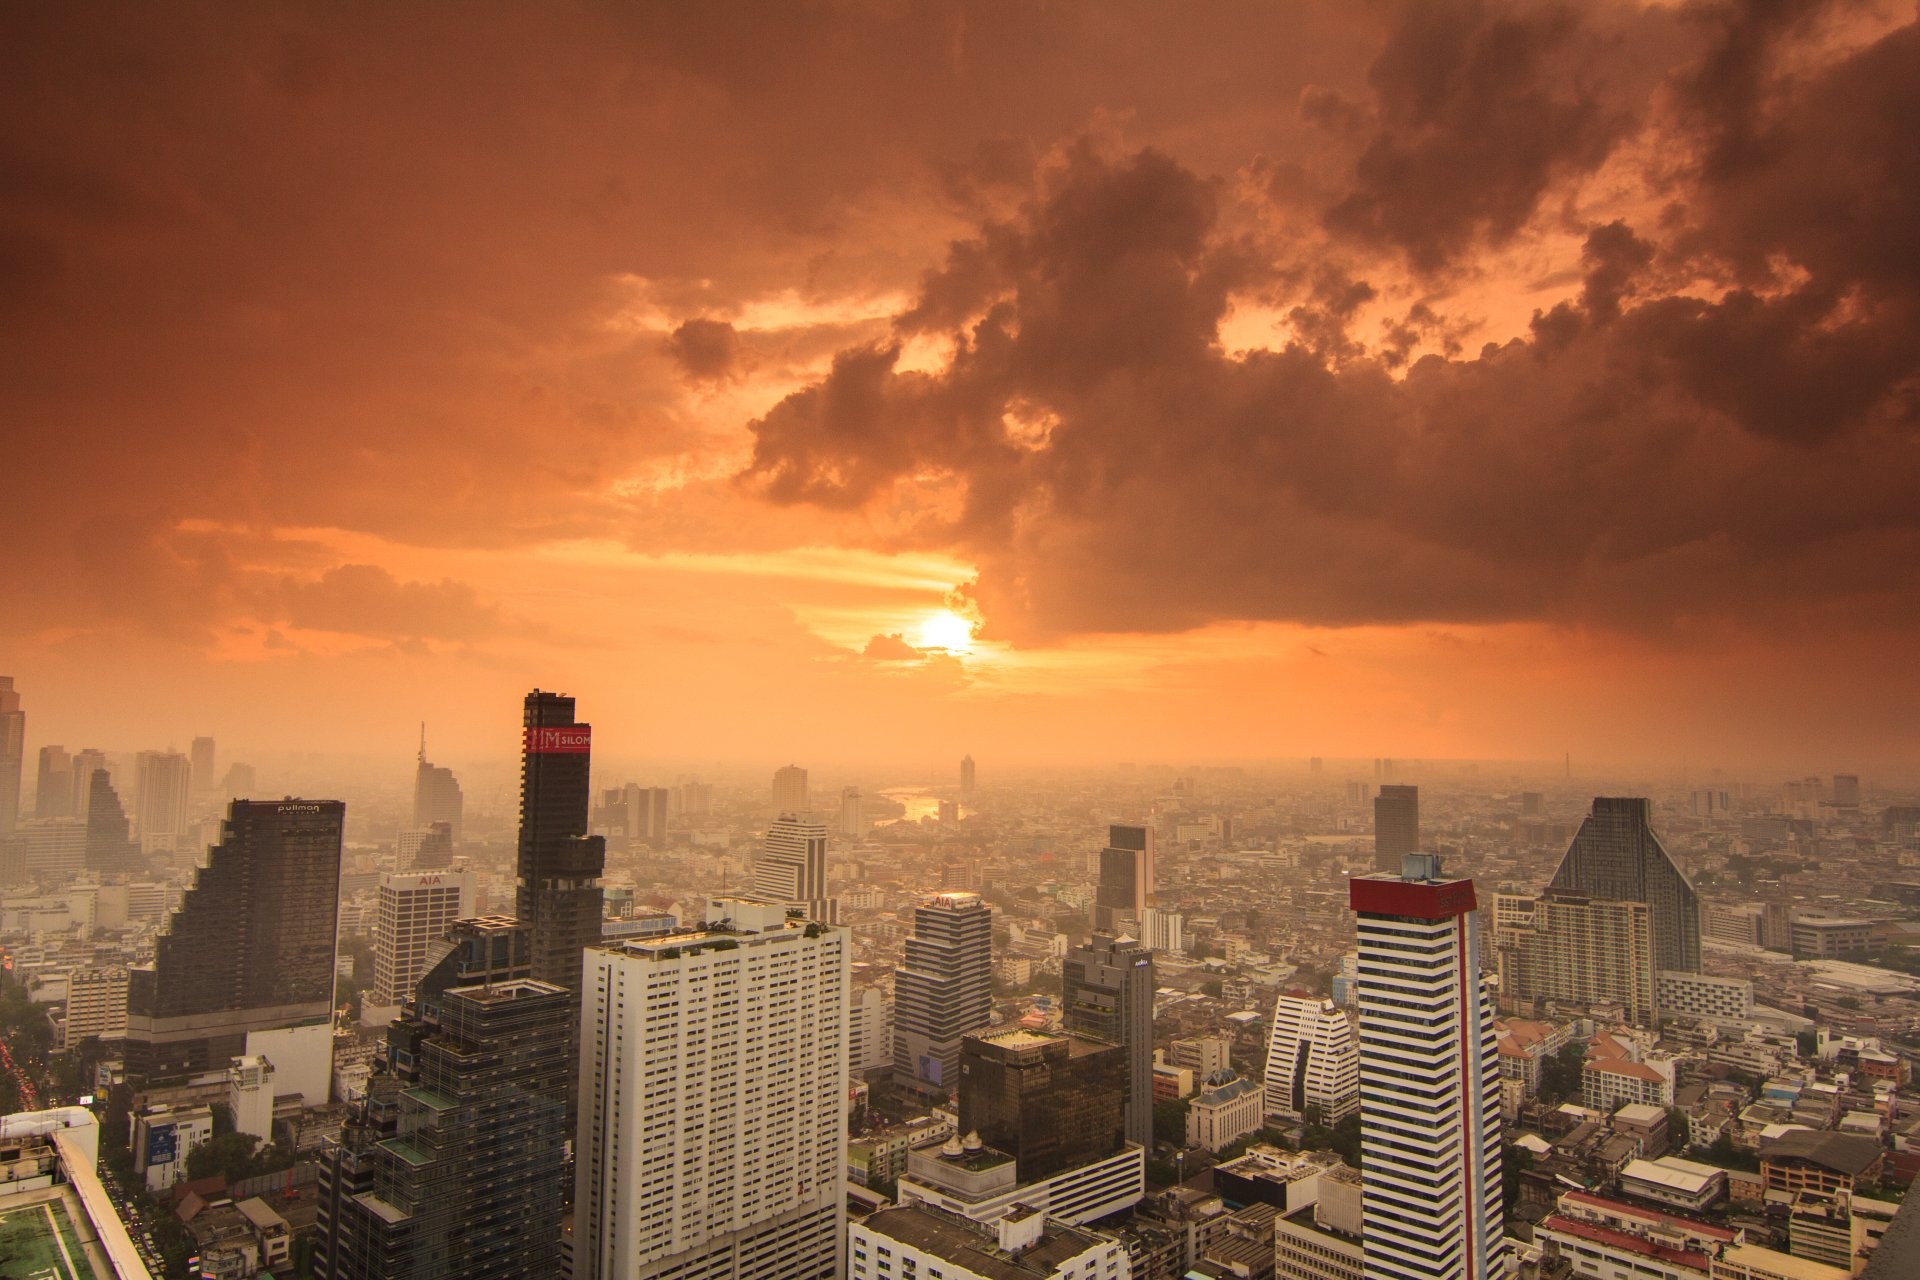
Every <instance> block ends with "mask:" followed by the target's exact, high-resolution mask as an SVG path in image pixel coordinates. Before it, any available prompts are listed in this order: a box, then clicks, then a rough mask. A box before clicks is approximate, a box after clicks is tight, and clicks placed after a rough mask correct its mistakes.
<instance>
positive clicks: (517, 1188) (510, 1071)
mask: <svg viewBox="0 0 1920 1280" xmlns="http://www.w3.org/2000/svg"><path fill="white" fill-rule="evenodd" d="M498 923H499V924H501V925H504V926H506V929H507V931H508V936H509V937H510V936H511V934H512V932H513V931H514V930H515V926H514V925H513V923H512V922H509V921H499V922H498ZM498 933H499V930H497V929H496V930H488V931H486V935H485V936H482V937H476V938H468V939H465V940H464V941H463V944H462V945H463V946H470V945H474V944H476V943H477V944H478V945H482V946H485V945H488V944H489V943H491V942H493V941H498V940H499V938H498V937H496V936H494V935H497V934H498ZM520 936H521V938H522V939H524V932H521V934H520ZM476 963H477V964H481V965H484V960H480V961H476ZM569 1017H570V1012H569V1008H568V999H567V993H566V991H564V990H562V989H561V988H559V987H556V986H554V985H552V984H551V983H546V982H536V981H533V980H532V979H529V978H509V979H505V980H502V981H498V982H488V983H475V984H469V985H462V986H456V987H451V988H448V989H445V990H443V991H440V992H438V993H437V994H436V995H435V996H434V998H433V999H432V1000H431V1001H427V1000H422V1001H421V1002H420V1004H419V1005H418V1006H417V1007H416V1008H413V1009H411V1010H409V1012H408V1015H407V1016H405V1017H402V1018H400V1019H398V1020H396V1021H395V1022H394V1023H393V1024H392V1025H391V1026H390V1027H389V1028H388V1029H387V1045H386V1049H385V1052H384V1054H383V1055H382V1059H383V1062H384V1064H385V1066H386V1070H384V1071H382V1072H381V1073H379V1074H376V1075H375V1076H374V1077H373V1079H372V1080H371V1081H370V1082H369V1084H368V1090H367V1096H366V1098H365V1100H364V1101H363V1102H362V1104H361V1106H360V1108H359V1110H358V1113H357V1114H356V1115H355V1116H354V1118H353V1119H352V1120H351V1121H350V1122H349V1123H348V1125H347V1126H346V1127H345V1129H344V1130H343V1131H342V1133H341V1135H340V1138H339V1139H338V1140H337V1141H335V1142H333V1143H330V1144H329V1145H328V1147H327V1148H326V1150H325V1151H324V1152H323V1154H322V1157H321V1159H320V1161H319V1174H320V1176H319V1182H318V1186H317V1192H318V1194H317V1197H316V1198H317V1200H318V1203H319V1220H318V1222H317V1224H316V1227H315V1232H314V1274H315V1275H316V1276H318V1277H320V1280H450V1278H451V1277H454V1276H459V1277H462V1278H463V1280H464V1278H466V1277H473V1278H474V1280H522V1278H523V1277H527V1276H543V1275H554V1274H557V1273H558V1270H559V1267H558V1257H559V1253H560V1244H561V1240H560V1226H561V1213H562V1208H563V1205H562V1193H563V1191H564V1187H563V1186H562V1177H563V1174H564V1171H565V1167H566V1165H565V1159H566V1137H567V1132H566V1100H567V1080H568V1077H569V1075H570V1070H569V1063H568V1061H567V1023H568V1020H569Z"/></svg>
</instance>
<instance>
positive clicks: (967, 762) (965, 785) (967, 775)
mask: <svg viewBox="0 0 1920 1280" xmlns="http://www.w3.org/2000/svg"><path fill="white" fill-rule="evenodd" d="M975 781H976V779H975V775H974V766H973V757H972V756H962V757H960V800H961V802H962V803H965V802H966V801H968V800H971V799H973V788H974V784H975Z"/></svg>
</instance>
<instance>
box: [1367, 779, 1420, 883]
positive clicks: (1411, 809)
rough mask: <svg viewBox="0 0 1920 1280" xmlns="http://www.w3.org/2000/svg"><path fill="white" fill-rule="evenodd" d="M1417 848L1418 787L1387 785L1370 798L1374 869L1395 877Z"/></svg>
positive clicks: (1418, 832)
mask: <svg viewBox="0 0 1920 1280" xmlns="http://www.w3.org/2000/svg"><path fill="white" fill-rule="evenodd" d="M1419 847H1420V788H1418V787H1408V786H1398V785H1394V784H1392V783H1389V784H1387V785H1385V786H1383V787H1381V788H1380V794H1378V795H1377V796H1375V797H1374V798H1373V869H1374V870H1375V871H1390V872H1393V873H1394V874H1396V875H1397V874H1398V873H1399V871H1400V860H1401V859H1402V858H1404V857H1406V856H1407V855H1408V854H1410V853H1412V852H1413V851H1414V850H1416V849H1418V848H1419Z"/></svg>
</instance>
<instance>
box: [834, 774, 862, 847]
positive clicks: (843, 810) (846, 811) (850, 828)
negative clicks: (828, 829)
mask: <svg viewBox="0 0 1920 1280" xmlns="http://www.w3.org/2000/svg"><path fill="white" fill-rule="evenodd" d="M839 831H840V834H841V835H843V836H845V837H846V838H847V839H849V840H858V839H860V838H861V837H863V836H865V835H866V834H867V817H866V810H865V807H864V805H863V804H862V801H861V798H860V788H858V787H842V788H841V789H840V824H839Z"/></svg>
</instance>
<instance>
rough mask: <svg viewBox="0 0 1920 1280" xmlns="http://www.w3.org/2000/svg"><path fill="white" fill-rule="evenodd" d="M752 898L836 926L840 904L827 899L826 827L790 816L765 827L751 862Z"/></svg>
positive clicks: (808, 819)
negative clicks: (793, 910)
mask: <svg viewBox="0 0 1920 1280" xmlns="http://www.w3.org/2000/svg"><path fill="white" fill-rule="evenodd" d="M753 896H754V897H756V898H760V899H762V900H764V901H766V902H773V903H778V904H779V905H781V906H783V907H791V908H793V909H795V910H797V911H799V912H800V913H801V914H802V915H803V916H805V917H806V918H807V919H809V920H818V921H819V922H820V923H822V924H838V923H839V922H840V904H839V903H837V902H835V901H834V900H833V899H832V898H829V897H828V896H827V824H826V823H824V822H816V821H814V820H813V819H812V818H808V817H803V816H801V815H799V814H794V813H783V814H781V815H780V816H779V817H777V818H775V819H774V820H773V821H772V822H771V823H769V824H767V832H766V835H765V836H763V837H762V838H761V842H760V855H759V856H758V857H756V858H755V859H754V860H753Z"/></svg>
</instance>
